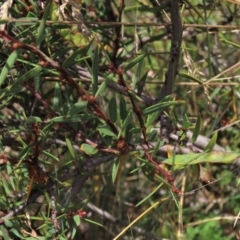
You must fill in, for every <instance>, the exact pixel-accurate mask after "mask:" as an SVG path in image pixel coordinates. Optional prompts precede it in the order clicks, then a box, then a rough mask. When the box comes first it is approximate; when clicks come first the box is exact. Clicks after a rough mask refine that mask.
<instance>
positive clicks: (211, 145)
mask: <svg viewBox="0 0 240 240" xmlns="http://www.w3.org/2000/svg"><path fill="white" fill-rule="evenodd" d="M217 136H218V132H217V131H216V132H214V134H213V136H212V138H211V140H210V141H209V143H208V144H207V146H206V147H205V148H204V152H207V151H212V150H213V148H214V146H215V144H216V142H217Z"/></svg>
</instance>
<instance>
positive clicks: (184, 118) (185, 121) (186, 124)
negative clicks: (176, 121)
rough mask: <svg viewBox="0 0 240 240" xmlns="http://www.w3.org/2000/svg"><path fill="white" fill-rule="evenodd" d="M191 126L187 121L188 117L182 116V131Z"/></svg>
mask: <svg viewBox="0 0 240 240" xmlns="http://www.w3.org/2000/svg"><path fill="white" fill-rule="evenodd" d="M191 125H192V123H191V122H190V121H189V119H188V116H187V115H186V114H184V116H183V123H182V127H183V128H184V129H189V127H190V126H191Z"/></svg>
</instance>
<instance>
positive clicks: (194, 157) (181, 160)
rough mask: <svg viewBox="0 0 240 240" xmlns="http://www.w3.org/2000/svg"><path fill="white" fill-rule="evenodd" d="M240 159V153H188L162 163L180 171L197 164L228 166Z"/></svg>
mask: <svg viewBox="0 0 240 240" xmlns="http://www.w3.org/2000/svg"><path fill="white" fill-rule="evenodd" d="M239 157H240V153H234V152H217V151H212V152H207V153H206V152H205V153H189V154H184V155H175V156H174V159H173V157H170V158H168V159H166V160H164V161H163V163H165V164H167V165H173V160H174V169H175V170H176V169H181V168H184V167H186V166H188V165H193V164H198V163H225V164H229V163H232V162H233V161H235V160H236V159H237V158H239Z"/></svg>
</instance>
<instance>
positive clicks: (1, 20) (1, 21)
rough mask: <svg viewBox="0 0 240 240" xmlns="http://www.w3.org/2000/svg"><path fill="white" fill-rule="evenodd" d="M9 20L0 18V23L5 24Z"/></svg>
mask: <svg viewBox="0 0 240 240" xmlns="http://www.w3.org/2000/svg"><path fill="white" fill-rule="evenodd" d="M8 22H9V19H7V18H6V19H0V25H2V24H7V23H8Z"/></svg>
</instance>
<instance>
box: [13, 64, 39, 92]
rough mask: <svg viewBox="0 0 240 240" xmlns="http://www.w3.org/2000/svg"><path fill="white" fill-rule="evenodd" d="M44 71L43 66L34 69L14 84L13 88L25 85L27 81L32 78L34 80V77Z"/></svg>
mask: <svg viewBox="0 0 240 240" xmlns="http://www.w3.org/2000/svg"><path fill="white" fill-rule="evenodd" d="M41 71H42V67H41V66H36V67H35V68H32V69H31V70H30V71H28V72H26V73H25V74H23V75H22V76H21V77H20V78H18V80H17V81H16V82H14V83H13V85H12V86H11V88H14V87H15V86H18V85H21V84H23V83H24V82H25V81H27V80H29V79H30V78H33V77H34V76H36V75H38V74H39V73H40V72H41Z"/></svg>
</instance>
